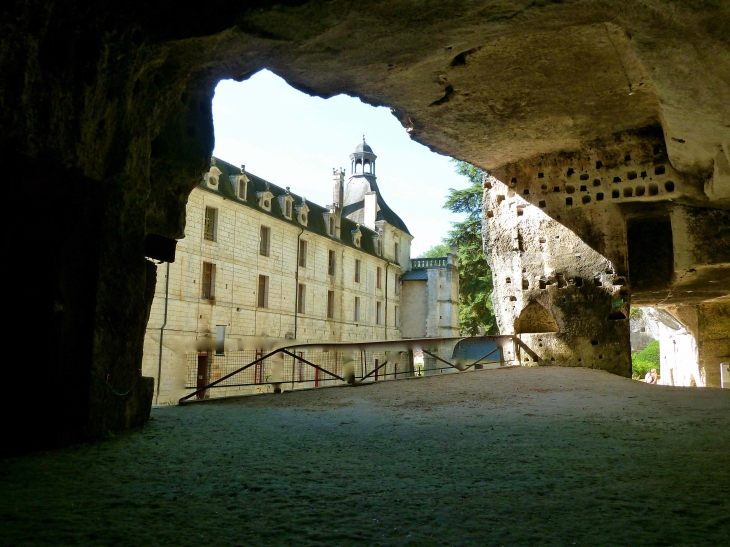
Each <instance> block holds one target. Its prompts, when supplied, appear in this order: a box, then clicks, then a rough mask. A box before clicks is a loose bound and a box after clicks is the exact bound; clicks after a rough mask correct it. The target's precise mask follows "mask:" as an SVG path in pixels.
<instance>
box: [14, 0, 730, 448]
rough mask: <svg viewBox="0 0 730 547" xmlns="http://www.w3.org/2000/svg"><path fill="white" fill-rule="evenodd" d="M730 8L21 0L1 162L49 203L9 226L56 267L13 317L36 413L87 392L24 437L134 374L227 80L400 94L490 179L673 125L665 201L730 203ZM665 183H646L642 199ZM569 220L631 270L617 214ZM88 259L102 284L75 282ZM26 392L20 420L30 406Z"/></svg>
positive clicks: (401, 111) (440, 142)
mask: <svg viewBox="0 0 730 547" xmlns="http://www.w3.org/2000/svg"><path fill="white" fill-rule="evenodd" d="M729 21H730V4H727V3H722V2H714V3H713V2H705V3H697V2H690V1H689V0H678V1H675V2H671V3H668V2H664V1H660V0H649V1H647V2H642V3H632V2H628V3H619V4H617V3H616V2H612V1H606V0H588V1H585V2H551V3H535V2H527V1H518V0H509V1H507V2H501V3H491V2H487V3H483V2H467V1H464V0H456V1H453V2H437V3H430V4H423V3H413V2H405V1H399V0H395V1H391V0H387V1H376V2H371V3H369V4H368V5H367V7H366V9H365V8H364V7H363V4H362V2H354V1H351V0H343V1H341V2H308V1H306V0H287V1H283V2H278V3H276V4H275V5H272V4H270V3H268V2H262V1H258V0H256V1H252V2H244V3H231V2H217V1H214V2H212V3H210V4H207V5H206V9H205V10H204V11H203V12H201V11H200V10H181V9H179V7H178V6H172V5H171V4H170V3H168V2H141V1H138V0H132V1H130V2H124V3H81V2H74V1H70V2H62V3H59V2H50V1H47V0H40V1H38V2H28V1H23V0H18V1H15V2H11V3H10V4H9V5H8V6H6V7H4V11H3V12H2V17H1V18H0V73H1V74H2V75H3V77H2V78H1V79H0V105H1V106H0V109H1V110H0V125H1V126H2V128H3V131H2V132H0V158H1V159H2V160H4V161H3V165H6V166H9V168H10V171H11V172H10V173H9V175H10V176H9V177H8V178H9V180H12V181H15V182H17V183H18V186H20V187H21V190H20V191H21V192H24V193H23V195H24V196H26V197H32V198H33V199H35V200H36V201H34V203H37V204H39V207H37V208H31V210H26V209H24V208H21V207H15V208H14V211H13V213H12V214H10V215H8V216H7V217H6V218H5V219H4V220H5V222H6V225H5V228H6V230H5V233H6V234H12V237H9V238H8V239H9V240H10V241H9V242H8V245H7V247H8V251H9V256H13V257H23V259H25V257H27V256H32V257H33V258H34V259H36V260H41V261H43V264H48V263H50V262H52V266H49V267H48V268H46V269H45V272H44V273H45V274H46V275H45V276H41V275H40V274H39V275H37V276H35V275H30V276H27V277H25V278H23V280H22V281H20V282H18V281H17V279H15V278H14V277H13V276H12V275H11V274H7V279H6V286H8V287H13V288H14V290H15V291H16V292H18V293H20V294H22V295H24V298H25V299H26V302H25V304H26V305H25V307H24V308H25V309H27V310H29V311H27V312H23V314H21V316H20V318H19V324H22V325H27V324H30V325H33V332H35V333H41V334H40V335H42V336H49V337H50V339H51V342H50V343H48V344H44V345H43V347H42V348H41V349H40V350H39V352H40V353H39V354H38V355H37V357H36V358H35V360H36V361H37V362H38V367H37V369H34V370H37V373H38V376H39V377H42V378H44V380H43V382H44V385H45V386H46V387H45V388H44V391H43V397H41V399H42V400H44V401H46V400H47V401H48V403H47V406H46V407H44V410H43V412H41V414H48V415H51V414H53V411H54V409H55V408H57V407H59V406H62V405H63V404H65V402H66V401H68V400H73V401H77V402H78V406H77V407H76V409H75V410H74V411H73V412H72V414H73V417H68V418H67V419H66V418H59V421H58V423H54V425H49V424H48V423H45V422H44V421H40V422H35V421H34V422H28V423H25V422H23V423H20V422H18V424H16V425H17V428H16V429H15V430H14V433H11V434H10V437H12V438H17V439H21V438H22V439H23V441H22V442H21V441H20V440H19V441H18V442H17V443H14V445H15V446H30V445H31V444H33V443H34V442H35V441H34V440H33V439H43V442H45V443H47V444H53V442H52V441H49V439H51V438H55V437H56V436H58V437H63V438H71V437H78V436H82V437H83V436H84V435H86V436H88V435H90V434H91V432H92V431H95V430H98V429H99V427H98V424H99V423H100V422H99V416H101V415H103V414H104V411H103V408H104V405H106V404H112V403H106V402H104V401H105V398H104V394H105V393H106V391H105V389H106V388H105V387H104V386H105V385H106V382H105V381H104V379H105V378H106V374H109V375H110V377H111V378H113V379H114V382H115V385H116V386H118V387H128V386H130V385H135V386H136V385H137V384H136V382H137V377H138V373H139V368H140V359H141V348H142V338H143V335H144V326H145V323H146V320H147V316H148V313H149V305H150V302H151V300H152V291H151V290H150V289H149V288H150V287H154V275H155V272H154V268H153V266H152V265H151V264H148V263H147V262H146V261H145V258H144V240H145V237H146V235H147V234H158V235H161V236H167V237H174V238H177V237H181V236H182V235H183V229H184V223H185V218H184V214H185V213H184V212H185V203H186V200H187V196H188V194H189V192H190V191H191V189H192V188H193V187H194V186H195V184H197V182H198V181H199V180H200V177H201V176H202V173H203V171H204V170H205V169H206V167H207V165H208V162H209V157H210V153H211V150H212V148H213V138H214V137H213V127H212V114H211V98H212V95H213V92H214V88H215V84H216V82H217V81H219V80H220V79H222V78H235V79H237V80H244V79H246V78H247V77H249V76H250V75H251V74H253V73H255V72H256V71H257V70H260V69H262V68H264V67H267V68H270V69H272V70H274V71H275V72H276V73H277V74H280V75H282V76H283V77H284V78H286V79H287V81H289V82H291V83H292V85H294V86H295V87H297V88H299V89H302V90H305V91H307V92H309V93H312V94H317V95H319V96H322V97H329V96H333V95H335V94H338V93H349V94H352V95H356V96H358V97H361V98H362V99H363V100H364V101H366V102H368V103H370V104H378V105H388V106H390V107H391V108H392V111H393V113H394V115H395V116H397V118H398V119H399V120H400V122H401V123H402V124H403V126H404V128H405V130H406V131H408V132H409V134H410V135H411V136H412V137H413V138H414V139H416V140H418V141H419V142H422V143H424V144H426V145H428V146H429V147H431V148H432V149H434V150H436V151H438V152H440V153H443V154H448V155H452V156H455V157H458V158H461V159H465V160H469V161H471V162H472V163H474V164H476V165H479V166H480V167H483V168H487V169H495V170H496V169H499V168H500V167H503V166H505V165H508V164H520V165H522V166H523V167H525V168H527V167H529V164H530V162H529V161H526V160H529V159H530V158H536V157H539V156H541V155H545V154H557V153H560V152H564V153H572V152H574V151H582V150H584V145H585V144H586V143H588V142H592V141H594V140H595V139H604V140H605V139H610V138H611V137H612V136H613V135H617V134H622V133H625V132H627V131H635V130H638V129H640V128H643V127H647V126H650V125H653V124H656V123H660V124H661V131H662V133H663V136H664V140H665V142H666V147H665V148H666V157H667V158H668V160H669V164H671V166H672V167H673V169H675V170H677V171H678V172H680V173H682V174H683V175H684V176H685V178H686V179H687V180H689V181H690V183H688V184H687V185H686V186H682V187H680V186H679V183H678V179H672V181H673V182H675V185H677V186H675V190H674V193H673V197H671V198H668V199H672V200H674V204H675V205H676V204H677V203H679V202H680V201H681V203H682V205H686V206H694V207H697V206H698V205H699V206H703V207H704V206H707V207H714V208H716V209H720V208H727V206H728V204H727V195H728V184H730V182H728V181H730V177H728V170H727V161H726V160H727V149H728V142H730V127H729V126H728V124H727V120H728V119H730V85H728V78H727V75H728V74H730V54H728V51H730V48H728V35H729V34H728V24H729ZM242 107H243V108H255V107H256V105H242ZM242 130H245V128H242ZM632 157H633V155H632ZM665 166H666V169H667V171H666V172H667V173H669V174H670V175H672V176H674V175H673V173H672V171H671V170H670V169H669V167H668V164H667V163H666V162H665ZM566 167H567V166H566ZM543 172H544V171H543ZM495 174H497V173H496V171H495ZM589 176H590V175H589ZM497 177H498V178H499V179H500V180H503V181H506V182H508V183H509V182H510V180H511V177H508V178H505V177H502V176H500V175H499V174H497ZM589 180H591V179H589ZM520 182H521V181H520ZM666 182H667V181H665V180H662V181H661V184H660V183H659V182H657V183H656V184H657V196H662V195H663V192H669V189H668V187H666V186H664V187H662V185H663V184H665V183H666ZM86 183H91V186H96V187H98V191H99V194H100V196H101V198H100V199H99V200H98V202H95V205H94V206H85V205H79V204H78V200H77V199H76V198H75V197H74V196H75V193H74V192H75V188H78V187H80V186H84V184H86ZM602 184H603V183H602ZM556 186H557V185H556ZM531 188H532V189H533V190H535V188H534V186H531ZM538 188H539V186H538ZM577 188H580V185H579V186H578V187H577ZM637 189H638V181H637V182H636V186H634V192H636V191H637ZM652 191H653V190H652V189H651V186H650V185H645V187H644V192H645V196H648V197H644V196H641V199H640V201H641V204H640V205H639V206H638V208H639V209H640V210H641V209H642V208H644V207H647V205H645V203H646V202H647V200H649V197H651V192H652ZM566 192H567V188H566ZM576 192H580V190H576ZM558 193H559V192H558ZM621 193H623V189H622V190H621ZM680 194H682V195H681V196H680ZM579 195H580V197H581V204H582V200H583V198H584V197H586V195H583V194H579ZM634 195H635V194H634ZM567 197H571V196H565V197H563V196H560V199H561V200H564V199H567ZM590 197H591V202H590V204H591V205H588V204H587V205H586V206H587V207H588V206H590V207H594V208H596V209H598V208H599V206H596V205H593V204H595V203H596V202H597V201H598V200H597V194H595V195H594V194H591V196H590ZM576 198H577V196H576ZM554 199H557V197H554ZM574 199H575V198H574ZM608 199H609V198H608V194H606V193H604V201H606V200H608ZM619 199H623V197H622V198H619ZM545 201H546V202H547V201H548V199H545ZM649 201H650V200H649ZM575 205H576V204H574V205H572V206H571V207H573V208H574V209H573V210H575ZM54 206H57V209H58V210H55V209H54ZM662 207H664V206H662ZM61 211H73V212H74V213H77V214H75V215H74V214H71V215H70V216H65V215H64V214H62V213H61ZM559 214H560V213H558V212H555V214H553V213H549V216H551V217H552V218H554V219H555V220H557V221H559V222H563V223H565V224H566V225H567V226H568V227H569V228H570V229H571V230H572V231H574V232H575V233H576V234H578V236H579V237H580V238H581V239H582V240H583V241H584V242H586V244H587V245H588V246H589V247H591V248H593V249H594V250H595V251H596V252H598V253H599V254H601V255H602V256H605V258H606V259H608V260H609V261H610V262H611V263H612V264H613V265H614V266H615V268H616V269H617V273H618V274H620V275H623V274H624V272H623V268H624V266H625V265H624V261H625V255H626V249H623V250H622V249H621V246H620V245H614V244H613V241H614V240H615V239H617V238H618V239H620V238H621V237H623V236H622V234H623V230H624V228H623V225H619V223H615V222H614V219H613V218H612V217H610V215H609V216H603V217H602V218H601V219H599V218H598V217H599V216H600V215H598V214H597V213H596V214H593V213H592V214H590V215H587V216H586V215H580V214H560V218H558V215H559ZM54 215H55V216H54ZM95 215H99V217H98V218H99V220H98V222H97V221H95V220H93V218H94V216H95ZM593 216H595V217H596V218H595V219H592V218H591V217H593ZM719 216H720V217H722V215H719ZM708 218H709V217H708ZM722 218H723V220H722V222H727V219H726V218H724V217H722ZM87 221H88V223H89V226H92V227H93V228H89V226H87V225H86V222H87ZM81 226H83V227H84V228H83V229H81V228H79V227H81ZM616 226H618V227H616ZM77 228H79V229H80V230H81V232H82V235H83V236H84V237H78V236H77V233H76V231H75V230H76V229H77ZM672 229H674V224H672ZM92 231H93V233H91V232H92ZM699 239H700V238H695V239H694V240H693V241H695V242H696V241H699ZM689 251H691V249H689ZM49 257H53V258H52V259H49ZM700 262H701V261H700ZM80 264H83V265H84V266H85V268H84V272H87V273H88V276H86V277H81V279H83V280H84V283H83V284H81V285H75V288H73V289H72V288H71V286H72V285H73V283H71V282H69V281H68V280H70V279H71V278H72V277H73V278H75V279H80V277H79V276H75V274H76V273H77V268H78V266H79V265H80ZM692 269H694V270H695V272H691V271H690V270H692ZM9 270H10V269H9ZM717 271H721V269H718V270H717ZM717 271H716V270H713V271H709V272H705V271H703V270H701V268H698V267H696V266H692V267H688V268H687V272H686V273H687V274H691V275H688V276H687V278H685V279H684V281H683V282H682V283H684V282H685V281H687V280H688V279H690V278H691V279H693V280H694V281H692V282H694V283H695V285H696V286H697V287H698V288H701V287H707V286H708V283H709V282H710V281H719V279H718V278H717V275H716V273H717ZM695 274H696V275H695ZM680 275H682V274H680ZM713 276H714V277H713ZM38 287H43V288H42V289H40V290H39V289H38ZM690 290H693V291H695V293H697V291H698V289H690ZM715 292H716V293H717V292H719V291H715ZM674 295H675V296H676V295H677V293H676V291H675V293H674ZM657 296H658V295H654V296H651V295H649V297H647V301H649V300H651V299H655V300H656V298H657ZM675 296H673V297H672V298H675ZM718 296H722V295H720V294H716V296H715V297H718ZM664 297H666V292H665V294H664V296H662V297H661V298H664ZM708 297H709V295H708V294H703V295H702V298H705V299H706V298H708ZM698 300H700V299H699V297H698ZM60 310H62V311H60ZM47 333H51V334H47ZM76 376H78V378H76V380H74V377H76ZM60 380H63V382H66V383H63V384H62V383H59V382H60ZM140 382H141V381H140ZM141 385H142V383H140V386H141ZM59 386H60V388H59ZM69 386H71V387H73V386H79V391H74V390H73V389H72V391H68V389H71V387H69ZM134 389H137V388H134ZM139 389H142V388H141V387H140V388H139ZM145 389H146V388H145ZM135 393H137V392H135ZM139 393H141V392H139ZM13 397H14V396H11V397H10V398H9V400H8V401H7V402H6V404H8V405H9V406H8V408H7V409H6V410H8V412H9V411H10V409H12V408H13V407H14V406H16V405H19V404H20V403H21V399H20V396H18V398H15V399H14V398H13ZM135 397H137V395H134V396H133V397H131V398H130V399H128V400H126V401H127V402H124V400H122V399H119V400H118V401H117V402H115V403H113V404H114V405H115V406H114V407H113V408H110V409H109V410H108V412H106V420H108V423H109V427H111V428H115V427H124V426H125V425H128V424H131V423H138V422H139V421H140V419H143V414H144V409H142V410H141V411H140V412H141V413H142V414H138V415H137V417H134V416H135V412H136V411H135V410H133V408H134V406H135V403H132V402H129V401H132V399H134V398H135ZM135 400H136V399H135ZM125 405H126V406H125ZM23 419H25V418H22V419H20V421H22V420H23ZM64 424H65V425H64ZM14 427H15V426H14ZM37 430H42V431H43V433H41V434H36V433H32V434H31V433H28V432H30V431H33V432H35V431H37Z"/></svg>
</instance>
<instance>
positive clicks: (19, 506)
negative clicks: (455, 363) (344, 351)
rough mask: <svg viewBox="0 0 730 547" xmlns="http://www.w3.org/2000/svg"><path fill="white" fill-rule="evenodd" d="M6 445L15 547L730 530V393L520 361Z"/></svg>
mask: <svg viewBox="0 0 730 547" xmlns="http://www.w3.org/2000/svg"><path fill="white" fill-rule="evenodd" d="M96 450H97V447H96V446H95V445H84V446H77V447H73V448H69V449H64V450H59V451H55V452H48V453H41V454H34V455H28V456H24V457H19V458H14V459H11V460H6V461H5V462H4V465H3V469H2V471H1V472H0V475H1V476H2V489H3V499H2V502H0V523H1V526H2V530H0V532H1V534H2V537H3V542H2V543H3V544H6V545H150V546H155V545H160V546H162V545H227V546H234V545H322V544H328V545H355V544H357V545H414V546H416V545H417V546H429V545H510V546H515V545H519V546H521V545H524V546H528V545H529V546H535V545H591V546H595V545H633V546H637V545H693V546H695V545H713V546H715V545H726V544H727V542H728V537H730V390H725V391H723V390H719V389H689V388H672V387H664V386H648V385H645V384H642V383H639V382H634V381H631V380H627V379H624V378H620V377H617V376H613V375H611V374H608V373H605V372H601V371H594V370H587V369H567V368H558V367H550V368H529V369H528V368H516V369H510V370H494V371H479V372H473V373H463V374H451V375H448V376H445V377H437V378H422V379H414V380H408V381H397V382H386V383H381V384H379V385H374V386H367V387H365V386H363V387H358V388H349V387H348V388H337V389H326V390H319V391H307V392H295V393H284V394H281V395H267V396H260V397H250V398H245V399H238V400H236V401H227V402H218V403H215V404H204V405H190V406H186V407H169V408H158V409H155V410H154V411H153V419H152V421H151V422H150V424H149V425H148V426H146V427H145V428H144V430H142V431H136V432H127V433H125V434H122V435H120V436H118V437H116V438H114V439H111V440H108V441H105V442H104V443H102V445H101V451H100V456H99V458H98V459H97V457H96V455H97V452H96Z"/></svg>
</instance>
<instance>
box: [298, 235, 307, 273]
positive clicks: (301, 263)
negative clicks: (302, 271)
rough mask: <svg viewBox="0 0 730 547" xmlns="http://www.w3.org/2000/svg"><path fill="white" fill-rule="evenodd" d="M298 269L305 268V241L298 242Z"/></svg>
mask: <svg viewBox="0 0 730 547" xmlns="http://www.w3.org/2000/svg"><path fill="white" fill-rule="evenodd" d="M299 267H300V268H306V267H307V241H306V240H305V239H300V240H299Z"/></svg>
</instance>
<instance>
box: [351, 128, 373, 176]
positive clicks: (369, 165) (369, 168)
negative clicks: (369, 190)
mask: <svg viewBox="0 0 730 547" xmlns="http://www.w3.org/2000/svg"><path fill="white" fill-rule="evenodd" d="M375 158H377V156H376V155H375V154H374V153H373V149H372V148H370V146H368V144H367V143H366V142H365V135H363V136H362V143H360V144H358V145H357V148H355V152H353V153H352V154H350V162H351V163H350V174H351V176H365V177H368V178H370V177H372V178H375Z"/></svg>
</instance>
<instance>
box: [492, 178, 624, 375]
mask: <svg viewBox="0 0 730 547" xmlns="http://www.w3.org/2000/svg"><path fill="white" fill-rule="evenodd" d="M484 186H485V189H484V218H485V219H487V222H486V223H485V224H484V226H483V234H484V240H485V254H486V256H487V261H488V263H489V265H490V267H491V268H492V272H493V278H494V292H493V294H492V300H493V304H494V310H495V315H496V318H497V322H498V326H499V329H500V334H517V335H518V336H519V338H520V339H521V340H522V341H523V342H525V344H526V345H527V346H528V347H529V348H530V349H532V350H533V351H534V352H535V354H536V355H537V356H538V359H539V362H540V363H541V364H548V365H549V364H558V365H563V366H585V367H591V368H600V369H603V370H608V371H610V372H614V373H617V374H620V375H623V376H630V374H631V357H630V356H631V347H630V341H629V321H628V310H629V296H630V295H629V293H628V291H626V290H624V289H623V285H624V283H625V277H623V276H621V275H619V273H618V272H617V271H616V266H615V265H614V264H613V263H612V262H611V261H610V260H608V259H607V258H605V257H603V256H602V255H600V254H599V253H598V252H596V251H595V250H594V249H592V248H591V247H590V246H589V245H588V244H586V243H585V242H584V241H583V240H581V239H580V237H578V235H576V234H575V233H574V232H572V231H571V230H569V229H568V228H566V227H565V226H563V225H562V224H560V223H559V222H557V221H556V220H554V219H552V218H550V217H549V216H548V215H547V214H546V213H545V212H544V211H543V210H542V208H540V207H536V206H534V205H532V204H530V203H529V202H528V201H526V200H525V199H524V198H523V197H522V196H520V195H519V194H517V193H516V192H515V190H514V188H513V187H510V186H509V185H508V184H504V183H503V182H501V181H499V180H497V179H496V178H494V177H487V178H485V182H484ZM522 358H523V363H531V362H533V361H534V357H531V356H530V355H529V354H528V353H523V354H522Z"/></svg>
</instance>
